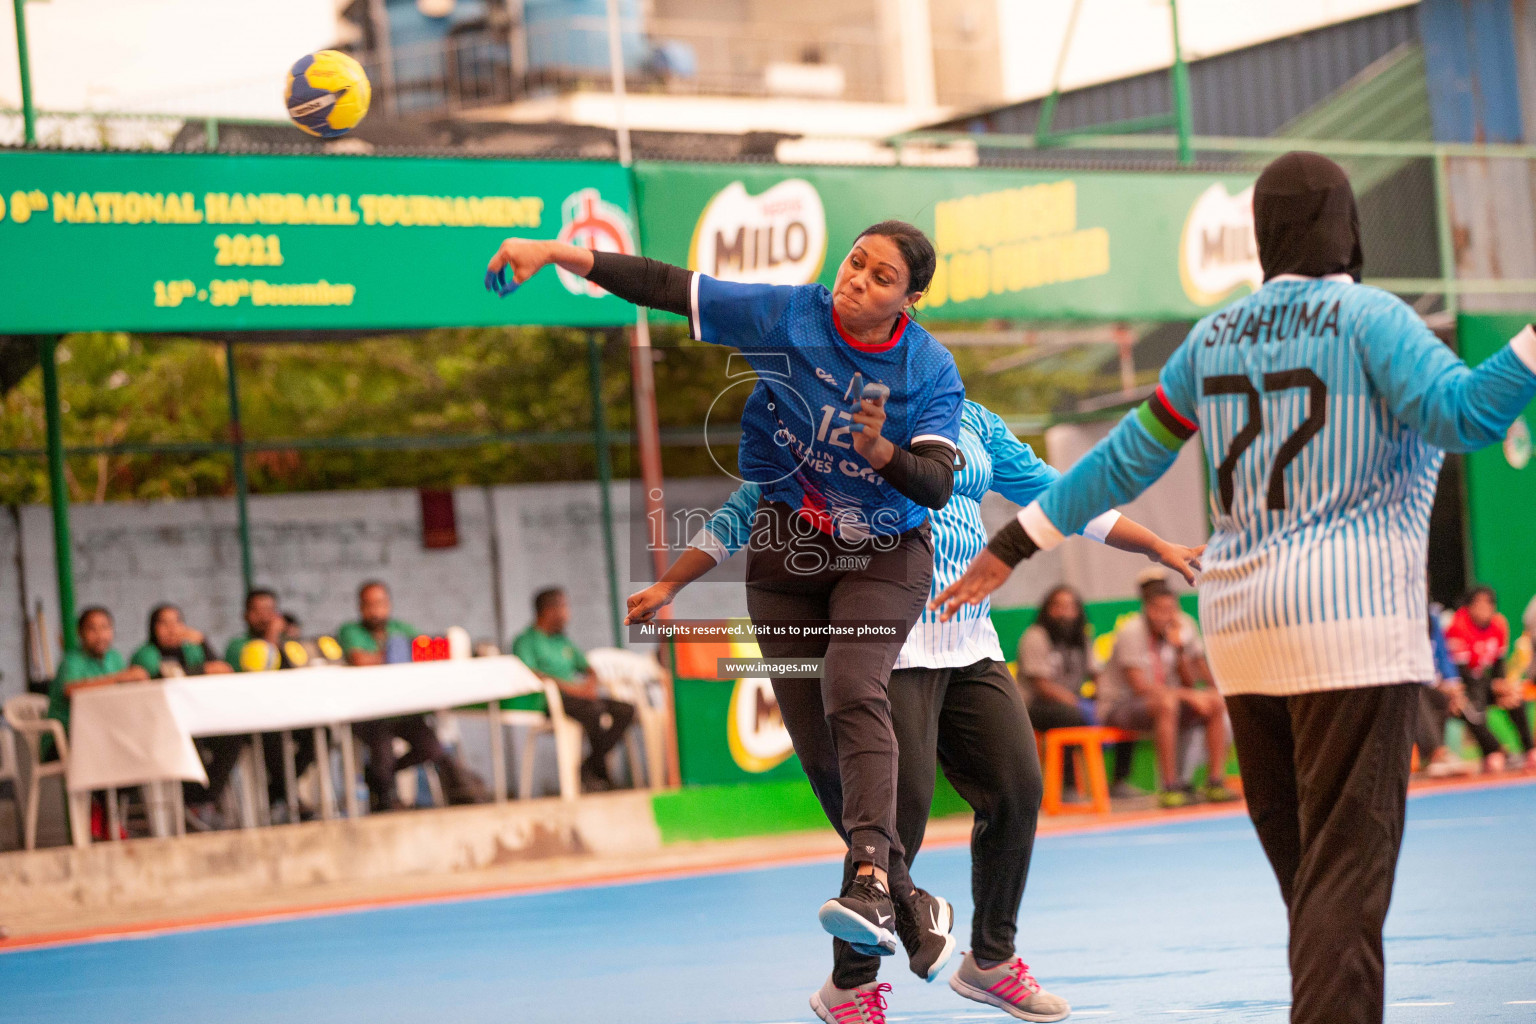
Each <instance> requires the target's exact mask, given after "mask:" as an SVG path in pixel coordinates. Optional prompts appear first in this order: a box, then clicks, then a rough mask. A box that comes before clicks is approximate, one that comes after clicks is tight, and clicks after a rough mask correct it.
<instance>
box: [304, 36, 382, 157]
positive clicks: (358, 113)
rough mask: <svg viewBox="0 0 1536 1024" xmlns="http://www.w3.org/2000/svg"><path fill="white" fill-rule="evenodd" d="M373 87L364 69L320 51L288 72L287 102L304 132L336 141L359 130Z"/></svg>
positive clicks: (337, 53)
mask: <svg viewBox="0 0 1536 1024" xmlns="http://www.w3.org/2000/svg"><path fill="white" fill-rule="evenodd" d="M372 97H373V88H372V86H370V85H369V84H368V75H367V74H366V73H365V72H364V71H363V66H362V65H361V64H359V63H358V62H357V61H355V60H353V59H352V58H351V57H349V56H347V55H346V54H344V53H342V52H340V51H338V50H320V51H318V52H316V53H311V54H309V55H307V56H305V57H300V58H299V61H298V63H296V64H294V66H293V69H292V70H291V71H289V72H288V87H287V89H286V90H284V92H283V99H284V100H285V101H286V102H287V104H288V117H289V118H290V119H291V120H292V121H293V123H294V124H296V125H298V126H299V129H300V130H301V131H305V132H308V133H309V134H311V135H314V136H317V137H319V138H322V139H334V138H336V137H337V136H338V135H345V134H346V133H347V132H349V131H351V130H352V129H353V128H356V127H357V125H358V122H360V121H361V120H362V119H363V115H364V114H366V113H368V101H369V100H370V99H372Z"/></svg>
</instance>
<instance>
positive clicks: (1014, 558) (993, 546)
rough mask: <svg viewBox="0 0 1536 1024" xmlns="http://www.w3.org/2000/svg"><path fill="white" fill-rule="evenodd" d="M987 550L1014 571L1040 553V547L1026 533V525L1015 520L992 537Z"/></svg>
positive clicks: (1010, 521)
mask: <svg viewBox="0 0 1536 1024" xmlns="http://www.w3.org/2000/svg"><path fill="white" fill-rule="evenodd" d="M987 550H988V551H990V552H992V553H993V554H994V555H996V556H997V557H998V558H1001V559H1002V560H1003V564H1005V565H1007V566H1008V568H1010V569H1012V568H1013V567H1014V566H1016V565H1018V564H1019V563H1020V562H1022V561H1024V559H1026V558H1028V557H1029V556H1030V555H1033V554H1034V553H1035V552H1036V551H1039V550H1040V545H1038V544H1036V543H1035V542H1034V541H1033V540H1030V538H1029V534H1028V533H1026V532H1024V524H1022V523H1020V522H1019V520H1018V519H1017V518H1014V519H1011V520H1009V522H1008V525H1007V526H1005V527H1003V528H1002V529H1001V530H998V531H997V533H995V534H994V535H993V536H992V539H991V540H990V541H988V542H987Z"/></svg>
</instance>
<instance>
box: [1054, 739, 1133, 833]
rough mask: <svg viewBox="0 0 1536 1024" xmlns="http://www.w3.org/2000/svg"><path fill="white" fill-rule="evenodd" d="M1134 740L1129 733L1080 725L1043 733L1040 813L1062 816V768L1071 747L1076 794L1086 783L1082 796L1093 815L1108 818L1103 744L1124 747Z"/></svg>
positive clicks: (1106, 778) (1107, 792) (1107, 791)
mask: <svg viewBox="0 0 1536 1024" xmlns="http://www.w3.org/2000/svg"><path fill="white" fill-rule="evenodd" d="M1037 735H1038V734H1037ZM1136 738H1137V737H1136V734H1135V733H1133V732H1126V731H1125V730H1124V729H1110V728H1107V727H1106V726H1102V725H1080V726H1074V727H1073V728H1070V729H1052V730H1050V731H1049V732H1047V733H1045V743H1044V745H1043V749H1042V752H1041V757H1040V761H1041V764H1042V766H1043V767H1044V769H1045V795H1044V797H1042V799H1041V801H1040V809H1041V810H1042V811H1044V812H1045V813H1046V814H1060V813H1061V812H1062V803H1061V787H1062V774H1063V771H1062V765H1063V759H1064V758H1065V757H1066V752H1067V748H1068V747H1071V748H1072V755H1073V763H1074V764H1075V765H1076V766H1077V786H1078V790H1079V791H1080V792H1082V791H1083V785H1084V783H1085V782H1086V784H1087V787H1088V788H1087V791H1086V793H1085V794H1084V795H1086V796H1087V797H1088V800H1089V804H1090V806H1091V807H1092V808H1093V813H1095V814H1108V813H1109V779H1108V777H1107V776H1106V775H1105V772H1104V744H1106V743H1128V742H1131V741H1133V740H1135V739H1136Z"/></svg>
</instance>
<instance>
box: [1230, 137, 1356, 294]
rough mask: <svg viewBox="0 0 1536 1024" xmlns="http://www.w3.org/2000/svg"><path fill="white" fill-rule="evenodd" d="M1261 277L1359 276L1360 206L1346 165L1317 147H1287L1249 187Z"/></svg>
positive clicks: (1266, 278)
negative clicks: (1295, 149)
mask: <svg viewBox="0 0 1536 1024" xmlns="http://www.w3.org/2000/svg"><path fill="white" fill-rule="evenodd" d="M1253 228H1254V234H1255V236H1256V238H1257V240H1258V243H1259V264H1260V265H1261V266H1262V267H1263V268H1264V280H1266V281H1268V280H1269V279H1270V278H1273V277H1277V276H1279V275H1280V274H1300V275H1301V276H1303V277H1326V276H1328V275H1329V274H1348V275H1349V276H1350V277H1352V278H1354V279H1355V280H1356V281H1358V280H1360V271H1361V268H1362V266H1363V265H1364V262H1365V260H1364V257H1363V256H1362V255H1361V252H1360V211H1359V210H1357V209H1356V208H1355V193H1354V190H1353V189H1351V188H1350V187H1349V178H1348V176H1346V175H1345V173H1344V168H1342V167H1340V166H1339V165H1338V164H1336V163H1334V162H1333V161H1332V160H1329V159H1328V158H1327V157H1325V156H1322V155H1321V154H1318V153H1304V152H1294V153H1287V154H1285V155H1284V156H1282V157H1280V158H1279V159H1277V160H1275V161H1274V162H1273V163H1271V164H1270V165H1269V166H1268V167H1266V168H1264V173H1263V174H1260V175H1259V180H1258V182H1257V183H1256V184H1255V185H1254V187H1253Z"/></svg>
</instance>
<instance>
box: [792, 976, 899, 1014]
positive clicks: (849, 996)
mask: <svg viewBox="0 0 1536 1024" xmlns="http://www.w3.org/2000/svg"><path fill="white" fill-rule="evenodd" d="M890 990H891V986H890V985H889V984H888V983H886V982H883V981H872V982H870V983H869V984H867V985H860V986H859V987H858V988H838V987H837V986H836V985H834V984H832V978H831V976H830V975H828V977H827V980H826V983H825V984H824V985H822V986H821V989H820V990H819V991H817V992H813V993H811V1009H813V1010H815V1011H816V1016H818V1017H820V1018H821V1019H822V1020H824V1021H826V1022H827V1024H885V994H886V993H887V992H889V991H890Z"/></svg>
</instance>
